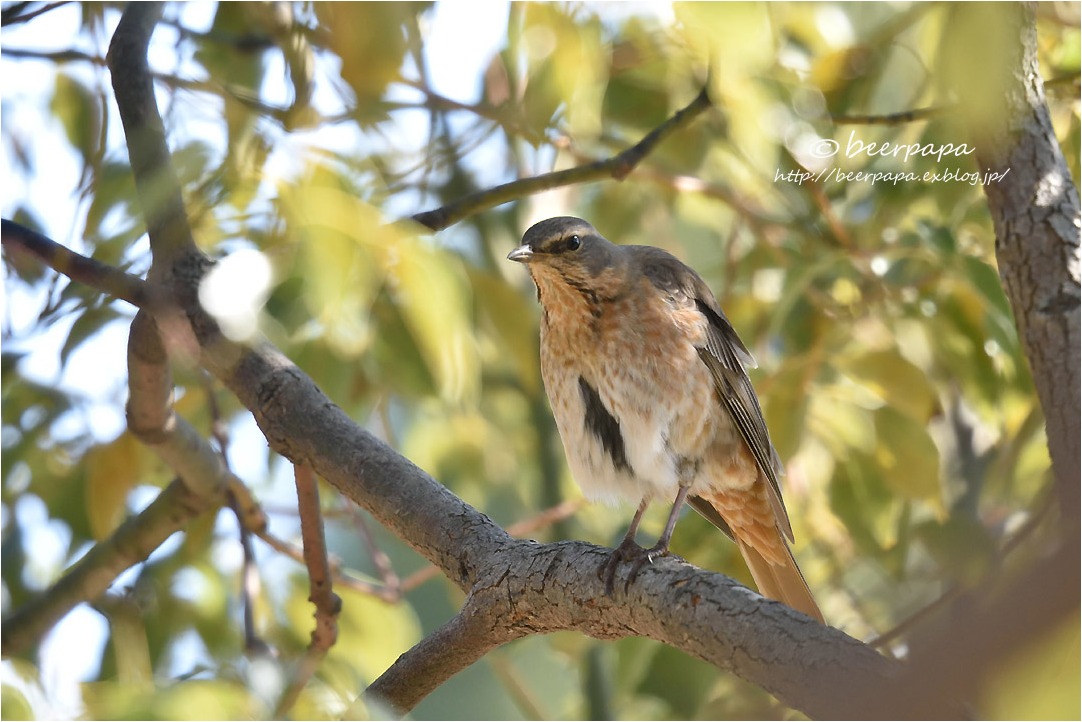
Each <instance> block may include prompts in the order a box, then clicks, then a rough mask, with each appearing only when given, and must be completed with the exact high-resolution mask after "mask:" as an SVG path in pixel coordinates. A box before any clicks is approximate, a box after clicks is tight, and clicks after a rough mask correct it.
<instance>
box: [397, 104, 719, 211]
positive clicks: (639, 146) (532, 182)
mask: <svg viewBox="0 0 1082 722" xmlns="http://www.w3.org/2000/svg"><path fill="white" fill-rule="evenodd" d="M709 107H711V102H710V96H709V95H708V94H707V89H706V88H705V87H704V88H703V89H702V90H701V91H700V92H699V94H698V95H697V96H696V97H695V100H693V101H691V103H690V104H688V105H687V106H686V107H684V108H682V109H681V110H679V111H677V112H676V114H675V115H673V116H672V117H671V118H669V119H668V120H666V121H665V122H664V123H662V124H661V125H659V126H658V127H657V128H654V129H653V130H652V131H650V132H649V133H647V134H646V136H645V137H643V139H642V140H640V141H639V142H638V143H636V144H635V145H633V146H631V147H630V148H627V149H626V150H624V151H623V152H621V153H617V154H616V155H614V156H612V157H611V158H608V159H606V160H597V161H594V162H592V163H586V164H584V165H580V166H576V167H575V168H568V169H566V170H561V171H555V172H552V173H542V174H541V175H537V176H533V177H531V178H520V179H519V180H515V181H511V182H510V183H504V184H503V185H498V186H496V187H495V188H489V189H488V190H484V191H481V192H479V193H473V194H471V195H468V196H466V197H464V198H460V199H458V200H457V201H454V202H452V203H449V204H447V205H445V206H443V207H441V208H436V209H434V210H431V211H425V212H423V213H417V214H416V215H414V216H412V218H413V220H414V221H416V222H418V223H420V224H421V225H423V226H426V227H427V228H430V229H431V230H433V231H439V230H442V229H444V228H447V227H448V226H450V225H453V224H455V223H457V222H458V221H460V220H462V219H463V218H467V217H469V216H471V215H473V214H474V213H478V212H480V211H482V210H485V209H487V208H492V207H494V206H498V205H501V204H503V203H508V202H510V201H513V200H517V199H519V198H522V197H524V196H528V195H532V194H534V193H540V192H541V191H546V190H550V189H552V188H559V187H562V186H567V185H573V184H576V183H586V182H588V181H594V180H600V179H602V178H615V179H616V180H623V179H624V178H625V177H626V176H627V175H628V173H630V172H631V171H632V170H634V169H635V166H637V165H638V164H639V163H640V162H641V161H642V159H643V158H645V157H646V156H647V155H648V154H649V153H650V152H651V151H653V150H654V148H655V147H657V145H658V144H659V143H661V141H663V140H665V139H666V138H668V137H669V136H670V135H672V134H673V133H675V132H676V131H678V130H680V129H682V128H684V127H685V126H687V125H688V124H689V123H691V121H692V120H694V119H695V118H696V117H698V116H699V115H700V114H702V113H703V111H705V110H706V109H707V108H709Z"/></svg>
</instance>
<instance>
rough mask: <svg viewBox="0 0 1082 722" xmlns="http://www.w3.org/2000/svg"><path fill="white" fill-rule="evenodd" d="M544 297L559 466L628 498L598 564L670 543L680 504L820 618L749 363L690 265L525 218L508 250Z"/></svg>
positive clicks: (638, 559) (556, 222) (639, 556)
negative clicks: (657, 513)
mask: <svg viewBox="0 0 1082 722" xmlns="http://www.w3.org/2000/svg"><path fill="white" fill-rule="evenodd" d="M507 258H508V260H511V261H516V262H518V263H522V264H525V265H526V267H527V268H528V270H529V273H530V276H531V277H532V279H533V282H534V284H535V285H536V287H537V298H538V300H539V302H540V305H541V322H540V326H541V339H540V356H541V375H542V379H543V381H544V386H545V391H546V393H547V395H548V398H549V403H550V406H551V407H552V412H553V416H554V417H555V420H556V427H557V429H558V431H559V434H560V438H561V441H562V443H563V447H564V452H565V455H566V457H567V462H568V467H569V468H570V470H571V473H572V475H573V476H574V478H575V480H576V482H577V483H578V485H579V487H580V488H581V489H582V492H583V494H584V495H585V496H586V497H587V498H589V499H591V500H593V501H607V502H610V503H611V502H620V501H625V502H626V501H631V502H632V503H635V504H637V505H638V506H637V509H636V511H635V514H634V516H633V517H632V520H631V524H630V526H629V528H628V530H627V533H626V534H625V536H624V538H623V540H622V541H621V542H620V544H619V545H618V546H617V547H616V548H615V549H614V550H613V552H612V554H611V555H610V557H609V559H608V560H607V562H606V564H605V565H604V566H603V567H602V569H601V570H600V572H601V574H602V576H603V578H605V579H606V591H607V593H608V594H610V595H611V594H612V592H613V585H614V578H615V575H616V573H617V568H618V567H619V565H620V564H621V563H623V562H625V561H628V562H632V567H631V571H630V573H629V575H628V577H627V581H626V583H625V591H626V590H627V589H628V585H630V584H631V583H632V581H633V580H634V578H635V577H636V575H637V574H638V573H639V570H640V569H641V568H642V567H643V565H645V564H647V563H651V562H652V561H653V560H654V559H656V558H658V557H662V556H665V555H667V554H669V543H670V541H671V539H672V535H673V531H674V529H675V527H676V522H677V519H678V517H679V516H680V512H681V510H682V508H683V506H684V505H685V503H686V504H688V505H690V506H691V507H692V508H694V509H695V510H696V511H697V512H699V513H700V514H701V515H702V516H704V517H705V518H706V519H707V520H708V521H710V522H711V523H712V524H713V525H714V526H716V527H717V528H718V529H720V530H721V531H722V532H724V533H725V534H726V535H727V536H729V537H730V538H731V539H732V540H733V541H734V542H736V544H737V547H738V548H739V550H740V553H741V555H742V556H743V558H744V560H745V562H746V563H747V565H748V568H749V569H750V571H751V575H752V578H753V579H754V580H755V584H756V586H757V587H758V588H759V591H760V593H761V594H763V595H764V596H766V597H770V598H772V599H775V600H778V601H780V602H783V603H785V604H787V605H789V606H790V607H792V608H793V609H796V610H798V611H800V612H803V613H804V614H806V615H808V616H810V617H813V618H814V619H817V620H818V621H820V622H822V621H823V615H822V612H821V611H820V610H819V606H818V605H817V604H816V602H815V599H814V597H813V596H812V593H811V590H810V589H809V587H808V584H807V582H806V581H805V579H804V575H803V574H802V573H801V571H800V568H799V567H798V566H797V562H796V559H795V558H794V556H793V552H792V550H791V548H790V546H789V544H790V542H792V541H793V530H792V525H791V524H790V521H789V515H788V513H787V511H786V509H785V504H784V503H783V501H782V496H781V485H780V482H779V477H781V476H782V475H783V473H784V471H783V466H782V462H781V458H780V457H779V456H778V452H777V451H776V450H775V449H774V446H773V444H772V443H771V441H770V435H769V433H768V431H767V426H766V421H765V419H764V418H763V412H762V409H761V408H760V406H759V401H758V397H757V396H756V394H755V390H754V389H753V387H752V384H751V379H750V378H749V377H748V373H747V370H746V367H751V368H754V367H755V360H754V358H753V357H752V355H751V353H750V352H749V351H748V349H747V348H746V347H745V346H744V343H743V342H742V341H741V340H740V338H739V337H738V336H737V333H736V331H735V330H734V328H733V326H732V324H731V323H730V322H729V320H728V318H726V316H725V314H724V313H723V312H722V310H721V306H720V305H719V304H718V302H717V299H716V298H715V297H714V294H713V293H712V292H711V290H710V287H709V286H708V285H707V284H706V282H705V281H703V279H702V278H701V277H700V276H699V274H698V273H696V272H695V271H694V270H693V269H692V268H690V267H689V266H687V265H685V264H684V263H683V262H682V261H680V260H679V259H678V258H676V257H675V256H673V255H672V254H670V253H669V252H667V251H665V250H662V249H660V248H655V247H653V246H644V245H617V244H614V243H612V242H610V241H608V240H607V239H605V238H604V237H603V236H602V235H601V234H600V233H598V231H597V230H596V229H595V228H594V227H593V226H592V225H590V224H589V223H588V222H587V221H584V220H582V219H581V218H574V217H571V216H559V217H555V218H549V219H547V220H543V221H540V222H538V223H535V224H534V225H532V226H531V227H530V228H529V229H527V231H526V232H525V234H523V237H522V244H521V245H520V246H518V247H517V248H515V249H514V250H513V251H511V252H510V253H509V254H508V255H507ZM659 499H660V500H672V509H671V511H670V513H669V516H668V519H667V521H666V524H665V527H664V531H663V532H662V534H661V536H660V538H659V539H658V541H657V544H655V545H654V546H653V547H651V548H649V549H644V548H643V547H641V546H639V545H638V543H637V542H636V541H635V536H636V532H637V531H638V527H639V523H640V522H641V521H642V517H643V514H644V513H645V512H646V509H647V508H648V507H649V505H650V504H651V502H653V501H655V500H659Z"/></svg>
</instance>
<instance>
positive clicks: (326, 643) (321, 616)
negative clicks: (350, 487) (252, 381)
mask: <svg viewBox="0 0 1082 722" xmlns="http://www.w3.org/2000/svg"><path fill="white" fill-rule="evenodd" d="M293 473H294V477H295V479H296V482H297V508H298V509H299V510H300V517H301V539H303V542H304V562H305V565H306V566H307V567H308V579H309V582H310V584H311V587H310V590H311V591H310V594H309V595H308V601H310V602H312V604H313V605H314V606H315V608H316V613H315V618H316V627H315V629H313V630H312V641H311V642H310V643H309V645H308V652H307V653H306V654H305V655H304V657H303V658H302V659H301V661H300V664H299V665H298V669H297V672H296V674H295V675H294V676H293V679H292V681H291V682H290V684H289V686H288V687H287V688H286V690H285V692H284V693H283V694H282V698H281V699H280V700H279V701H278V706H277V708H276V709H275V711H274V717H275V718H281V717H283V716H285V714H286V713H287V712H288V711H289V710H290V709H291V708H292V707H293V705H294V704H296V702H297V698H298V697H299V696H300V694H301V692H302V691H303V690H304V688H305V686H306V685H307V684H308V680H310V679H311V678H312V675H313V674H315V672H316V668H317V667H318V666H319V663H320V661H322V660H323V658H324V657H325V656H326V655H327V650H328V649H330V648H331V647H332V646H334V643H335V641H336V640H337V639H338V621H337V620H338V615H339V613H340V612H341V611H342V600H341V598H339V596H338V595H337V594H335V593H334V592H333V591H332V590H331V567H330V563H329V562H328V561H327V540H326V537H325V536H324V531H323V518H322V516H321V515H320V511H319V485H318V484H317V482H316V476H315V474H313V473H312V470H311V469H310V468H309V467H307V466H304V465H302V464H294V465H293Z"/></svg>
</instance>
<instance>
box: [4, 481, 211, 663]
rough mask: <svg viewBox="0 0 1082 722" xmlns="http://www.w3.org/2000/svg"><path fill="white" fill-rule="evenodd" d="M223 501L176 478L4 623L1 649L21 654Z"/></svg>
mask: <svg viewBox="0 0 1082 722" xmlns="http://www.w3.org/2000/svg"><path fill="white" fill-rule="evenodd" d="M223 503H225V495H224V494H220V495H217V496H214V497H206V496H200V495H198V494H195V493H193V492H192V491H191V489H189V488H188V486H187V485H186V484H184V483H183V482H181V481H180V480H179V479H177V480H174V481H173V483H171V484H170V485H169V486H167V487H166V488H165V490H164V491H162V493H161V494H159V495H158V497H157V498H156V499H155V500H154V501H152V502H151V503H150V506H148V507H147V508H146V509H144V510H143V511H142V512H140V513H139V514H137V515H136V516H134V517H132V518H130V519H128V520H127V521H126V522H124V523H123V524H121V525H120V527H118V528H117V530H116V531H115V532H113V535H112V536H111V537H109V539H107V540H106V541H103V542H101V543H100V544H97V545H95V546H94V547H93V548H92V549H91V550H90V551H89V552H87V554H86V556H84V557H83V558H82V559H80V560H79V561H78V562H76V563H75V565H74V566H73V567H72V568H71V569H70V570H68V572H67V573H66V574H64V576H63V577H61V578H60V580H58V581H57V582H56V583H55V584H54V585H53V586H51V587H49V589H47V590H45V591H44V592H42V593H41V594H39V595H37V596H36V597H34V598H33V599H31V600H30V601H28V602H27V603H26V604H24V605H23V606H22V607H20V608H19V609H17V610H15V612H13V613H12V614H11V615H10V616H9V617H8V618H6V619H5V620H4V622H3V628H2V631H0V640H2V641H0V652H2V654H3V656H4V657H7V656H10V655H17V654H23V653H25V652H26V651H27V650H29V649H30V648H31V647H32V646H33V645H35V644H37V643H38V641H39V640H40V639H41V638H42V637H43V636H44V635H45V633H46V632H48V631H49V630H50V629H52V627H53V625H54V624H56V623H57V622H58V621H60V620H61V619H62V618H63V617H64V616H65V615H66V614H67V613H68V612H70V611H71V610H72V609H73V608H75V606H76V605H78V604H80V603H82V602H85V601H87V600H90V599H96V598H97V597H99V596H100V595H101V594H102V593H103V592H104V591H105V590H106V589H108V587H109V585H110V584H112V583H113V580H114V579H116V578H117V577H118V576H119V575H120V573H121V572H123V571H124V570H126V569H128V568H129V567H131V566H134V565H135V564H138V563H140V562H143V561H146V559H147V557H149V556H150V555H151V553H152V552H153V551H154V550H155V549H157V548H158V547H159V546H161V545H162V544H163V543H165V540H166V539H168V538H169V537H170V536H172V535H173V534H174V533H176V532H178V531H182V530H184V529H185V528H187V526H188V523H189V522H190V521H191V520H193V519H195V518H196V517H197V516H199V515H200V514H202V513H203V512H205V511H210V510H212V509H216V508H218V507H219V506H221V505H222V504H223Z"/></svg>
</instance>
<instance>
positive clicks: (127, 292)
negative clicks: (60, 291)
mask: <svg viewBox="0 0 1082 722" xmlns="http://www.w3.org/2000/svg"><path fill="white" fill-rule="evenodd" d="M0 229H2V239H3V241H2V242H3V247H4V248H5V249H6V250H7V252H8V253H11V254H16V253H26V254H29V255H31V256H33V257H34V258H37V259H38V260H40V261H41V262H42V263H44V264H45V265H46V266H49V267H50V268H52V269H53V270H55V271H57V272H58V273H62V274H63V275H65V276H67V277H68V278H70V279H71V280H73V281H78V282H79V283H83V284H86V285H87V286H90V287H91V288H95V289H97V290H99V291H101V292H103V293H106V294H108V295H110V296H115V297H117V298H119V299H121V300H124V301H127V302H128V303H130V304H132V305H133V306H136V307H138V308H151V307H158V306H160V305H161V304H162V303H163V302H164V300H165V299H164V295H163V294H160V293H156V292H154V291H153V290H152V288H151V287H150V286H148V285H147V283H146V281H144V280H143V279H141V278H139V277H138V276H133V275H131V274H129V273H124V272H123V271H121V270H119V269H117V268H113V267H112V266H107V265H105V264H104V263H101V262H100V261H95V260H94V259H93V258H87V257H86V256H83V255H80V254H78V253H76V252H74V251H72V250H69V249H68V248H65V247H64V246H62V245H60V244H59V243H57V242H56V241H54V240H52V239H51V238H47V237H45V236H43V235H42V234H40V233H38V232H36V231H32V230H30V229H29V228H27V227H26V226H22V225H20V224H18V223H16V222H14V221H9V220H8V219H6V218H5V219H3V220H2V221H0Z"/></svg>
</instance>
